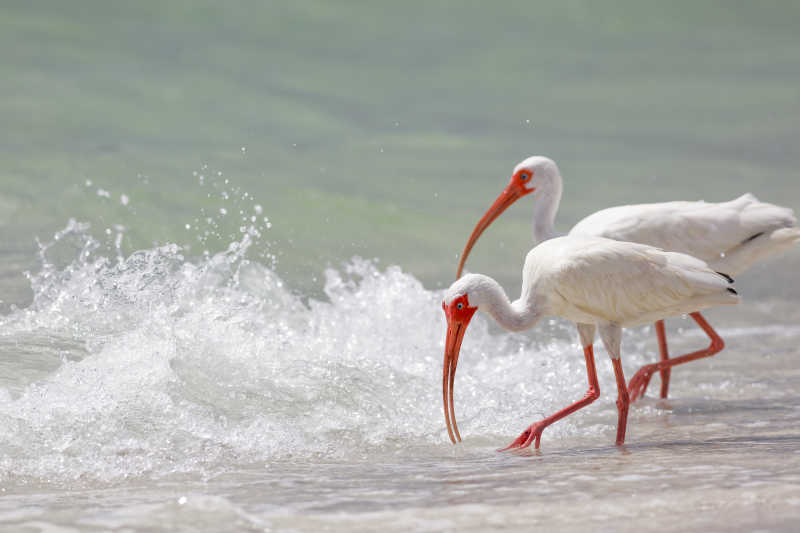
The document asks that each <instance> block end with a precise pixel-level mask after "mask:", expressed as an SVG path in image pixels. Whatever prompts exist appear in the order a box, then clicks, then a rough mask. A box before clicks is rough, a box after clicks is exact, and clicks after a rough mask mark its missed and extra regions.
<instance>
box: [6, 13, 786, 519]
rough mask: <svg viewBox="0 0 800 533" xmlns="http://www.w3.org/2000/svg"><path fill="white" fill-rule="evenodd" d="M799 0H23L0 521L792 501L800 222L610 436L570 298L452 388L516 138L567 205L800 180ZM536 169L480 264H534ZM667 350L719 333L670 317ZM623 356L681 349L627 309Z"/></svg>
mask: <svg viewBox="0 0 800 533" xmlns="http://www.w3.org/2000/svg"><path fill="white" fill-rule="evenodd" d="M798 15H800V13H798V10H797V5H796V4H795V3H792V2H786V3H781V2H775V3H771V4H769V5H759V6H756V5H754V6H752V7H749V6H737V9H732V8H730V7H729V4H728V3H726V2H722V3H714V2H708V3H704V4H703V6H698V5H696V3H689V2H686V3H681V2H672V3H669V4H668V5H667V4H664V5H660V6H658V7H642V5H641V4H640V3H638V2H630V3H629V4H628V5H622V6H618V8H615V9H609V8H607V7H603V8H598V7H596V6H594V4H593V3H583V2H563V3H561V4H559V7H553V6H547V5H545V4H542V5H538V6H531V4H530V3H529V2H520V3H508V4H507V8H506V10H498V9H495V8H493V7H491V6H489V5H488V4H487V6H485V7H483V6H482V5H478V4H476V5H469V6H467V5H462V6H459V8H458V9H455V8H453V6H452V5H447V4H441V5H439V4H437V5H433V6H431V5H429V4H427V3H425V4H418V5H416V6H412V5H408V4H407V3H406V4H404V5H403V6H400V5H399V4H398V6H394V7H388V6H383V7H367V6H364V5H359V6H355V5H347V4H339V5H337V6H336V7H331V6H330V5H329V4H328V3H326V2H294V3H292V5H291V6H287V7H283V8H276V7H274V6H267V5H265V4H264V5H262V4H261V3H255V2H253V3H242V4H240V5H239V7H238V8H236V9H234V8H229V7H226V6H223V5H222V4H216V3H211V2H209V3H204V2H192V3H182V2H170V3H168V4H161V3H147V2H137V3H135V4H129V5H125V6H122V5H119V6H117V7H114V8H110V7H108V5H107V4H105V3H100V2H97V3H95V2H89V1H86V2H74V3H71V5H69V6H66V5H65V4H62V3H60V2H52V3H49V4H48V3H46V2H45V3H37V4H36V5H32V4H29V3H25V2H7V3H5V4H4V5H3V6H2V7H1V8H0V49H1V50H3V52H2V55H3V60H4V61H3V62H2V64H1V65H0V71H1V72H2V74H3V79H4V80H5V83H1V84H0V122H2V123H3V124H4V127H3V128H2V131H0V185H1V187H0V494H2V497H0V530H2V531H13V532H17V531H23V532H27V531H31V532H34V531H59V532H61V531H164V530H176V531H197V530H208V531H271V530H281V531H283V530H288V531H293V530H294V531H319V530H324V531H339V530H346V531H374V530H377V529H380V530H387V531H395V530H404V531H408V530H421V531H442V530H460V531H463V530H466V531H485V530H498V529H511V528H514V529H525V530H527V529H531V528H532V527H538V528H544V529H547V530H556V529H558V530H560V531H579V530H580V531H584V530H587V529H593V530H600V531H633V530H636V531H642V530H659V531H685V530H699V529H703V530H709V531H737V530H740V531H754V530H766V531H795V530H797V529H798V523H800V429H798V427H800V425H799V424H798V421H800V420H799V419H800V397H799V396H798V395H799V394H800V393H799V392H798V391H800V370H799V369H800V366H799V365H798V360H799V358H800V349H798V347H797V346H798V341H799V340H800V309H798V307H797V301H798V299H799V298H800V285H798V284H797V283H796V273H797V272H798V269H800V250H794V251H792V252H790V253H788V254H786V255H785V256H783V257H781V258H779V259H776V260H773V261H770V262H769V263H767V264H763V265H758V266H757V267H755V268H753V269H752V270H751V271H750V272H748V273H746V274H744V275H742V276H740V278H739V279H737V288H738V289H739V291H740V293H741V294H742V295H743V297H744V303H743V304H742V305H741V306H739V307H738V308H736V309H714V310H710V311H709V312H708V318H709V321H710V322H711V323H712V324H713V325H715V326H717V327H718V329H719V331H720V333H721V334H722V336H723V338H724V339H725V340H726V342H727V347H726V349H725V351H724V352H722V353H720V354H719V355H717V356H715V357H713V358H711V359H707V360H702V361H699V362H696V363H693V364H692V365H689V366H686V367H683V368H678V369H676V370H675V371H674V372H673V374H672V388H671V398H670V399H669V400H665V401H662V400H658V399H656V398H655V396H656V395H657V392H658V387H659V386H660V384H659V381H658V378H657V377H656V378H654V379H653V383H652V384H651V386H650V390H649V396H648V397H646V398H645V399H644V400H642V401H641V402H639V403H637V404H636V406H635V407H634V408H632V410H631V415H630V420H629V424H628V442H627V443H626V445H625V446H624V447H622V448H617V447H615V446H613V439H614V435H615V424H616V408H615V404H614V401H615V399H616V398H615V390H616V387H615V382H614V378H613V372H612V371H611V366H610V364H609V362H608V357H607V355H606V353H605V352H604V351H603V349H602V348H599V347H598V350H597V355H596V359H597V367H598V373H599V379H600V386H601V391H602V394H601V397H600V399H598V400H597V401H596V402H595V403H594V404H592V405H591V406H589V407H587V408H585V409H583V410H581V411H579V412H577V413H575V414H574V415H572V416H569V417H567V418H566V419H564V420H562V421H560V422H559V423H557V424H555V425H554V426H552V427H550V428H548V429H547V430H546V432H545V433H544V437H543V440H542V449H541V450H540V451H539V452H532V453H530V454H523V455H514V454H498V453H496V452H495V451H494V450H495V449H496V448H497V447H499V446H502V445H505V444H507V443H508V442H509V441H511V440H512V439H513V438H514V437H515V436H516V435H518V434H519V432H521V431H522V430H523V429H525V428H526V427H527V426H528V425H529V424H530V423H531V422H533V421H535V420H537V419H539V418H540V417H542V416H544V415H547V414H549V413H552V412H554V411H555V410H557V409H559V408H561V407H563V406H565V405H566V404H568V403H571V402H572V401H574V400H576V399H577V398H580V397H581V396H582V395H583V394H584V392H585V387H586V375H585V368H584V363H583V356H582V353H581V350H580V348H579V346H578V344H577V342H576V341H577V338H576V337H577V336H576V335H575V332H574V329H573V327H572V326H570V325H569V324H567V323H565V322H563V321H560V320H546V321H544V322H543V323H541V324H539V325H538V326H537V327H535V328H534V329H532V330H531V331H528V332H525V333H523V334H509V333H507V332H504V331H500V330H499V329H498V328H497V327H496V326H494V325H492V324H490V323H489V321H488V320H486V318H485V317H484V316H482V315H478V316H477V317H476V318H475V319H474V321H473V324H472V325H471V326H470V329H469V331H468V332H467V334H466V338H465V341H464V347H463V350H462V354H463V355H462V357H461V359H460V364H459V372H458V376H457V379H456V385H455V406H456V411H457V415H458V421H459V427H460V429H461V433H462V435H463V436H464V442H463V443H462V444H461V445H459V446H455V447H454V446H452V445H451V444H450V442H449V439H448V437H447V433H446V430H445V427H444V420H443V415H442V412H441V409H442V406H441V396H440V387H441V384H440V376H441V364H442V360H441V358H442V350H443V342H444V333H445V324H444V317H443V315H442V312H441V307H440V303H441V291H442V288H443V287H445V286H447V285H449V283H450V282H451V281H452V276H453V274H454V270H455V266H456V262H457V261H456V254H457V253H458V251H459V250H460V248H461V246H462V245H463V240H464V239H465V238H466V236H467V234H468V232H469V229H470V227H471V225H472V224H473V223H474V222H475V221H476V220H477V218H478V217H479V215H480V213H482V210H483V209H484V208H485V207H486V206H488V205H489V203H490V202H491V200H492V199H493V198H494V196H495V195H496V194H497V193H498V192H499V190H500V188H501V187H502V186H503V185H504V184H505V182H506V181H507V174H508V171H509V170H510V169H511V168H512V166H513V164H514V162H515V161H517V160H519V159H521V158H522V157H524V156H527V155H530V154H531V153H544V154H547V155H550V156H552V157H554V158H555V159H556V160H557V161H558V162H559V164H560V166H561V170H562V172H563V173H564V176H565V196H564V201H563V205H562V209H561V211H560V215H559V220H558V224H559V226H560V229H564V230H566V229H568V228H569V227H570V225H571V224H572V223H574V222H576V221H577V220H578V219H579V218H581V217H582V216H584V215H585V214H587V213H589V212H591V211H592V210H594V209H596V208H597V207H598V206H607V205H614V204H620V203H625V202H641V201H657V200H669V199H675V198H701V197H702V198H705V199H707V200H725V199H729V198H731V197H733V196H738V195H739V194H741V193H743V192H746V191H752V192H755V193H757V194H758V196H759V197H761V198H762V199H763V200H767V201H773V202H776V203H781V204H783V205H787V206H789V207H792V208H794V209H795V210H798V209H800V178H799V177H798V174H797V171H796V161H795V160H794V159H795V153H796V150H794V147H795V146H796V139H797V138H798V134H800V130H799V129H798V128H799V127H800V126H798V124H800V120H797V113H798V109H800V107H798V104H800V102H799V101H798V93H797V91H796V87H797V83H798V82H800V69H798V68H797V57H800V55H798V54H800V40H798V38H797V35H796V33H797V32H796V26H797V24H796V21H797V20H798ZM529 215H530V205H529V204H527V205H525V203H524V202H520V205H519V206H515V207H514V208H512V209H510V210H509V211H508V213H507V214H505V215H504V216H503V218H502V219H501V220H499V221H498V222H496V223H495V225H494V226H493V227H492V229H491V230H489V231H488V232H487V233H486V235H485V236H484V237H483V239H482V241H481V242H480V243H479V245H478V246H477V247H476V249H475V250H474V252H473V257H471V258H470V264H469V265H468V268H470V269H472V270H475V271H481V272H485V273H487V274H491V275H493V276H496V277H498V279H500V280H501V281H502V282H503V284H504V286H505V287H506V289H507V291H508V292H509V294H514V293H516V292H517V291H518V283H519V281H518V279H519V265H520V264H521V261H522V258H523V257H524V253H525V251H526V249H527V248H528V246H529V238H530V234H529V222H530V221H529ZM668 330H669V338H670V347H671V351H672V353H674V354H678V353H681V352H686V351H690V350H694V349H696V348H698V347H700V346H702V345H704V344H705V343H706V342H707V340H706V339H705V338H704V336H703V334H702V332H700V331H699V330H698V329H697V328H696V327H695V326H694V323H693V322H692V321H691V320H688V319H686V318H680V317H679V318H674V319H671V320H669V321H668ZM622 350H623V364H624V368H625V372H626V374H627V375H628V376H631V375H633V373H634V372H635V370H636V369H637V368H638V367H639V366H641V365H642V364H645V363H649V362H652V361H654V360H655V359H656V358H657V349H656V344H655V335H654V332H653V331H652V328H636V329H631V330H629V331H626V332H625V336H624V339H623V346H622Z"/></svg>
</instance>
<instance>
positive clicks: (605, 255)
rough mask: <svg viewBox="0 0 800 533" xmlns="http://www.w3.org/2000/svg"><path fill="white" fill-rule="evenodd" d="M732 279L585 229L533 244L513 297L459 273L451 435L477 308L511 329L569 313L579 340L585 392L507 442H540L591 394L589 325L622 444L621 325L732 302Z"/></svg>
mask: <svg viewBox="0 0 800 533" xmlns="http://www.w3.org/2000/svg"><path fill="white" fill-rule="evenodd" d="M730 284H731V280H730V278H728V277H726V276H724V275H722V274H719V273H717V272H715V271H714V270H713V269H712V268H711V267H709V266H708V265H707V264H706V263H705V262H703V261H701V260H700V259H697V258H694V257H691V256H688V255H685V254H680V253H676V252H665V251H663V250H660V249H658V248H655V247H652V246H647V245H643V244H636V243H630V242H620V241H614V240H611V239H606V238H602V237H593V236H584V235H569V236H565V237H558V238H554V239H550V240H548V241H546V242H544V243H542V244H540V245H538V246H536V247H535V248H534V249H532V250H531V251H530V252H529V253H528V255H527V257H526V258H525V266H524V268H523V273H522V293H521V295H520V297H519V299H517V300H516V301H514V302H510V301H509V299H508V297H507V296H506V294H505V292H504V291H503V289H502V288H501V287H500V285H499V284H498V283H497V282H496V281H494V280H493V279H491V278H489V277H488V276H483V275H480V274H467V275H465V276H463V277H462V278H460V279H459V280H457V281H456V282H455V283H453V285H451V286H450V288H449V289H448V290H447V291H446V292H445V297H444V301H443V308H444V310H445V313H446V315H447V322H448V333H447V340H446V343H445V356H444V376H443V390H442V393H443V398H444V408H445V417H446V419H447V426H448V431H449V432H450V436H451V439H452V440H453V442H455V441H456V438H455V436H457V435H458V428H457V425H456V424H455V414H454V412H453V407H452V397H453V396H452V387H453V378H454V376H455V369H456V364H457V362H458V353H459V350H460V346H461V340H462V339H463V335H464V332H465V331H466V328H467V325H468V324H469V321H470V319H471V318H472V315H473V313H474V312H475V311H476V310H483V311H485V312H488V313H489V314H490V315H491V316H492V317H493V318H494V319H495V320H496V321H497V322H498V323H499V324H500V325H501V326H503V327H505V328H507V329H510V330H515V331H516V330H522V329H526V328H530V327H532V326H533V325H534V324H535V323H536V322H537V321H538V320H539V319H541V318H542V317H543V316H547V315H554V316H560V317H563V318H567V319H569V320H572V321H574V322H576V323H577V324H578V330H579V332H580V335H581V340H582V343H583V346H584V354H585V356H586V361H587V372H588V373H589V385H590V391H589V393H587V396H586V397H585V398H584V399H583V400H580V401H579V402H577V403H576V404H573V405H572V406H569V407H568V408H566V409H565V410H562V411H559V413H556V414H555V415H553V416H552V417H548V418H546V419H545V420H543V421H541V422H538V423H537V424H534V425H533V426H531V428H529V429H528V431H527V432H526V433H523V435H521V436H520V438H518V439H517V440H516V441H515V443H512V445H511V446H510V447H513V448H520V447H526V446H529V445H530V444H531V442H533V440H534V439H535V440H536V443H537V447H538V442H539V439H540V438H541V432H542V430H543V429H544V428H545V427H547V425H549V424H551V423H553V422H555V421H556V420H558V419H560V418H562V417H563V416H566V415H567V414H569V413H571V412H573V411H575V410H577V409H578V408H580V407H583V406H585V405H588V403H591V401H594V399H596V398H597V396H598V395H599V386H598V385H597V377H596V372H595V370H594V358H593V357H594V356H593V352H592V344H593V342H594V333H595V327H596V328H597V329H598V330H599V332H600V337H601V339H602V340H603V343H604V345H605V346H606V349H607V350H608V353H609V355H610V356H611V358H612V363H613V365H614V371H615V375H616V377H617V386H618V393H619V400H618V406H619V410H620V414H619V422H618V430H617V443H618V444H621V443H622V442H623V441H624V439H625V424H626V420H627V405H628V391H627V385H626V383H625V378H624V375H623V373H622V367H621V364H620V361H619V357H620V339H621V328H622V327H623V326H628V325H635V324H641V323H646V322H650V321H653V320H658V319H662V318H665V317H667V316H673V315H677V314H682V313H687V312H691V311H696V310H698V309H704V308H706V307H710V306H713V305H724V304H736V303H738V302H739V297H738V296H737V295H736V291H734V290H733V289H732V288H731V286H730ZM448 384H449V390H448ZM448 398H449V400H448ZM451 419H452V426H453V427H454V428H455V433H453V431H452V430H451Z"/></svg>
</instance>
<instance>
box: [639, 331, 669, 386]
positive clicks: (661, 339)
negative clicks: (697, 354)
mask: <svg viewBox="0 0 800 533" xmlns="http://www.w3.org/2000/svg"><path fill="white" fill-rule="evenodd" d="M656 335H657V336H658V352H659V354H660V355H661V360H662V361H666V360H668V359H669V349H668V348H667V333H666V331H664V321H663V320H659V321H658V322H656ZM670 371H671V367H668V366H667V367H664V368H662V369H661V370H660V371H659V372H660V373H661V398H662V399H666V398H667V395H668V394H669V375H670ZM646 388H647V385H645V389H646ZM642 395H644V391H642Z"/></svg>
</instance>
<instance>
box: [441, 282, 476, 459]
mask: <svg viewBox="0 0 800 533" xmlns="http://www.w3.org/2000/svg"><path fill="white" fill-rule="evenodd" d="M442 309H443V310H444V314H445V316H446V317H447V340H445V343H444V363H443V368H442V401H443V403H444V419H445V422H446V423H447V433H448V435H449V436H450V440H451V441H452V442H453V444H455V443H456V442H460V441H461V435H460V434H459V432H458V425H457V424H456V414H455V410H454V409H453V382H454V380H455V377H456V366H457V365H458V354H459V352H460V351H461V341H462V340H463V339H464V333H465V332H466V331H467V326H468V325H469V321H470V320H472V315H474V314H475V311H477V310H478V308H477V307H470V305H469V297H468V296H467V295H466V294H463V295H461V296H459V297H458V298H454V299H453V301H451V302H450V305H445V303H444V302H442ZM451 421H452V422H451ZM454 431H455V435H454ZM456 439H458V440H456Z"/></svg>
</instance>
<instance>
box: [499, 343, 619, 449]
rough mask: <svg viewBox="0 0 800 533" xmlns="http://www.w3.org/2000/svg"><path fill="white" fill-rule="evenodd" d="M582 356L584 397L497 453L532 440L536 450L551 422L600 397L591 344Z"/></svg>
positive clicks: (528, 430)
mask: <svg viewBox="0 0 800 533" xmlns="http://www.w3.org/2000/svg"><path fill="white" fill-rule="evenodd" d="M583 355H584V357H586V373H587V375H588V377H589V390H588V391H586V396H584V397H583V398H582V399H581V400H578V401H577V402H575V403H573V404H572V405H570V406H568V407H565V408H564V409H562V410H560V411H558V412H557V413H555V414H553V415H550V416H548V417H547V418H545V419H543V420H541V421H539V422H536V423H534V424H532V425H531V426H530V427H529V428H528V429H526V430H525V431H523V432H522V434H521V435H520V436H519V437H517V438H516V439H515V440H514V442H512V443H511V444H509V445H508V446H506V447H505V448H501V449H499V450H497V451H498V452H504V451H507V450H511V449H521V448H527V447H528V446H530V445H531V442H533V441H534V439H535V441H536V443H535V445H534V447H535V448H536V449H537V450H538V449H539V444H540V443H541V441H542V431H544V428H546V427H547V426H549V425H550V424H552V423H553V422H556V421H557V420H561V419H562V418H564V417H565V416H567V415H569V414H572V413H574V412H575V411H577V410H578V409H580V408H582V407H586V406H587V405H589V404H590V403H592V402H593V401H595V400H596V399H597V398H598V397H600V384H599V383H598V382H597V369H596V368H595V366H594V349H593V347H592V345H591V344H590V345H588V346H584V347H583ZM623 383H624V380H623ZM623 433H624V432H623Z"/></svg>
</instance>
